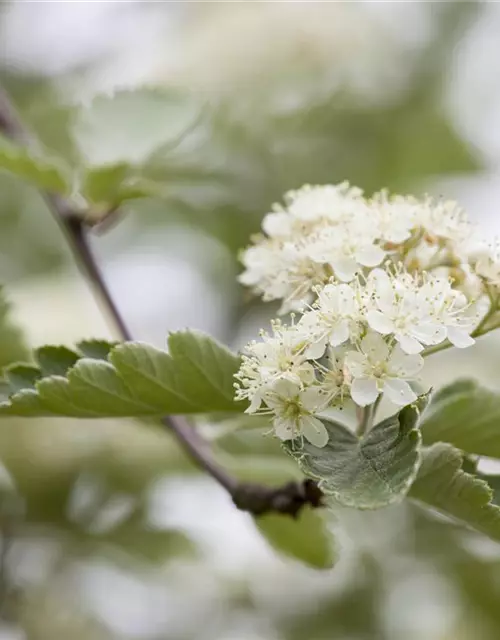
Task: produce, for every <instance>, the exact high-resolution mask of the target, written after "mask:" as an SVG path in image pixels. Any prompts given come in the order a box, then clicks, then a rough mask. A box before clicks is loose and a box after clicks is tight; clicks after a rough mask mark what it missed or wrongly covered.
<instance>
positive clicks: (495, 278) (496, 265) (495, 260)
mask: <svg viewBox="0 0 500 640" xmlns="http://www.w3.org/2000/svg"><path fill="white" fill-rule="evenodd" d="M473 261H474V270H475V272H476V274H477V275H478V276H479V277H480V278H483V279H484V280H486V282H487V283H488V284H489V285H491V286H492V287H500V243H499V242H498V241H497V242H496V243H495V244H493V245H490V246H488V247H485V248H484V249H483V250H482V251H480V252H478V253H477V254H476V255H475V256H473Z"/></svg>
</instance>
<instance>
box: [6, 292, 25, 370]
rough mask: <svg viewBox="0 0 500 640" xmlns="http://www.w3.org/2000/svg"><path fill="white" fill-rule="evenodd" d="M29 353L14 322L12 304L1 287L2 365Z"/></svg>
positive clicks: (21, 358) (22, 357) (19, 359)
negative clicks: (11, 311)
mask: <svg viewBox="0 0 500 640" xmlns="http://www.w3.org/2000/svg"><path fill="white" fill-rule="evenodd" d="M28 353H29V352H28V349H27V347H26V345H25V343H24V339H23V335H22V332H21V330H20V329H18V327H17V326H16V325H15V324H14V323H13V322H12V319H11V313H10V305H9V304H8V302H7V301H6V299H5V296H4V292H3V289H2V288H1V287H0V367H5V366H6V365H8V364H11V363H12V362H20V361H22V360H26V359H27V358H28Z"/></svg>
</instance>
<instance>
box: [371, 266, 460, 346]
mask: <svg viewBox="0 0 500 640" xmlns="http://www.w3.org/2000/svg"><path fill="white" fill-rule="evenodd" d="M446 282H447V281H446ZM368 286H369V287H371V288H372V289H373V301H374V307H375V308H373V309H370V310H369V311H368V312H367V314H366V318H367V321H368V324H369V325H370V328H371V329H373V330H374V331H377V332H378V333H380V334H382V335H384V336H385V335H389V334H394V337H395V338H396V340H397V341H398V342H399V344H400V346H401V348H402V349H403V351H405V352H406V353H409V354H414V353H420V351H422V350H423V348H424V345H431V344H439V343H440V342H443V340H445V339H446V328H445V327H444V326H443V324H441V323H440V321H441V318H440V317H439V316H438V315H437V314H434V317H433V315H432V314H431V306H430V305H431V304H432V303H434V300H433V299H432V296H429V299H428V298H427V297H426V296H428V295H429V294H428V292H427V286H426V288H425V290H424V289H423V287H421V286H420V285H419V282H418V280H417V279H414V278H412V277H411V276H409V275H408V274H406V273H404V272H403V273H398V274H396V275H394V276H392V277H391V276H389V274H388V273H387V272H385V271H382V270H381V269H375V270H374V271H372V272H371V273H370V276H369V278H368Z"/></svg>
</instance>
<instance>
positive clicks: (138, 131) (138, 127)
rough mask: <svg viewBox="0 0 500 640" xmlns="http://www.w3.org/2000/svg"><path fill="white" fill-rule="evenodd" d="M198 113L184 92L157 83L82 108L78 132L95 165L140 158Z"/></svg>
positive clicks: (176, 133) (79, 115) (178, 133)
mask: <svg viewBox="0 0 500 640" xmlns="http://www.w3.org/2000/svg"><path fill="white" fill-rule="evenodd" d="M198 112H199V108H198V106H197V104H196V103H195V101H194V100H193V97H192V96H190V95H189V94H187V93H186V92H181V91H176V90H173V89H159V88H153V87H140V88H138V89H134V90H122V91H116V92H115V93H114V94H113V95H101V96H98V97H96V98H95V99H94V100H93V101H92V102H91V103H90V104H89V105H86V106H85V107H82V108H81V109H80V111H79V113H78V114H77V119H76V127H75V134H76V137H77V139H78V141H79V144H80V146H81V148H82V149H83V151H84V153H85V155H86V156H87V157H88V158H90V159H91V161H92V162H93V163H95V164H97V163H98V164H104V163H119V162H121V161H126V162H130V163H141V162H143V161H144V160H146V159H147V158H148V157H149V155H150V154H151V153H153V152H154V151H155V150H156V149H158V148H159V147H161V146H163V145H164V144H166V143H168V142H169V141H171V140H173V139H176V138H177V137H178V136H179V135H181V134H182V132H183V131H184V130H186V128H188V127H189V125H190V124H191V122H193V120H194V119H195V118H196V117H197V115H198ZM138 114H140V117H138ZM124 131H126V132H127V135H124Z"/></svg>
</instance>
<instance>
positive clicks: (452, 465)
mask: <svg viewBox="0 0 500 640" xmlns="http://www.w3.org/2000/svg"><path fill="white" fill-rule="evenodd" d="M462 461H463V455H462V453H461V452H460V451H459V450H458V449H455V448H454V447H453V446H451V445H450V444H446V443H444V442H440V443H437V444H434V445H432V446H431V447H429V448H428V449H426V450H424V453H423V459H422V465H421V467H420V470H419V472H418V476H417V478H416V480H415V482H414V483H413V485H412V487H411V490H410V492H409V494H408V495H409V497H411V498H415V499H416V500H419V501H420V502H422V503H424V504H426V505H427V506H429V507H432V508H434V509H436V510H438V511H439V512H441V513H442V514H444V515H447V516H449V517H451V518H453V519H456V520H459V521H461V522H462V523H463V524H466V525H467V526H469V527H471V528H473V529H476V530H477V531H480V532H482V533H484V534H486V535H487V536H489V537H490V538H492V539H494V540H498V541H499V542H500V508H499V507H497V506H495V505H494V504H493V503H492V491H491V489H490V487H489V486H488V484H487V483H486V482H485V481H484V480H482V479H480V478H477V477H475V476H473V475H470V474H468V473H466V472H465V471H463V469H462Z"/></svg>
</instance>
